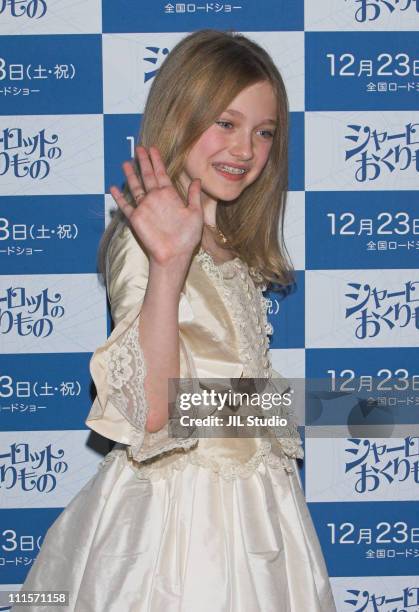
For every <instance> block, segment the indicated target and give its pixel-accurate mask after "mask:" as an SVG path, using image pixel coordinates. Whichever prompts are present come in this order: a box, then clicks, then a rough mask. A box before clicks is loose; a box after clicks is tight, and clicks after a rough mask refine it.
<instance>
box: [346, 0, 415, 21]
mask: <svg viewBox="0 0 419 612" xmlns="http://www.w3.org/2000/svg"><path fill="white" fill-rule="evenodd" d="M347 1H348V0H345V2H347ZM352 4H353V5H354V8H355V9H356V10H355V13H354V17H355V19H356V21H358V22H360V23H364V22H365V21H375V20H377V19H379V18H380V17H384V18H386V17H388V15H391V14H392V13H395V12H404V11H407V10H408V9H414V10H416V12H419V0H352Z"/></svg>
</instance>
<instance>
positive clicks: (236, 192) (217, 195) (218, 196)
mask: <svg viewBox="0 0 419 612" xmlns="http://www.w3.org/2000/svg"><path fill="white" fill-rule="evenodd" d="M247 187H249V185H245V186H241V187H239V186H236V187H235V189H217V190H215V189H208V190H207V189H205V188H203V189H202V191H203V192H204V193H205V195H207V196H208V197H209V198H211V199H213V200H217V201H218V200H222V201H224V202H233V201H234V200H237V198H238V197H239V196H240V195H241V194H242V193H243V191H244V190H245V189H246V188H247Z"/></svg>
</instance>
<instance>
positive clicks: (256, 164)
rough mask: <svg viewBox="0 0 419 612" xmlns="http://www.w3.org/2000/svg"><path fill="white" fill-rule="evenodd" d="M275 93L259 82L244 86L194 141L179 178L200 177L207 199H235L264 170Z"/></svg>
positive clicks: (187, 183) (267, 85) (273, 122)
mask: <svg viewBox="0 0 419 612" xmlns="http://www.w3.org/2000/svg"><path fill="white" fill-rule="evenodd" d="M275 117H276V98H275V94H274V92H273V89H272V86H271V85H270V83H269V82H267V81H261V82H258V83H255V84H254V85H250V86H249V87H247V88H246V89H243V90H242V91H241V92H240V93H239V94H238V96H237V97H236V98H234V100H233V101H232V102H231V103H230V104H229V106H228V108H227V109H225V111H224V112H223V113H221V115H220V116H219V117H218V118H217V120H216V121H215V122H214V124H213V125H212V126H211V127H209V128H208V129H207V130H206V131H205V132H204V133H203V134H202V135H201V137H200V138H199V140H198V141H197V142H196V143H195V145H194V146H193V147H192V149H191V150H190V152H189V154H188V157H187V159H186V163H185V167H184V171H183V173H182V175H181V180H182V181H183V184H184V186H185V187H188V185H189V183H190V181H191V180H192V179H195V178H200V179H201V187H202V191H203V194H202V195H203V203H204V204H205V203H206V202H209V201H211V200H212V201H218V200H225V201H230V200H234V199H235V198H237V197H238V196H239V195H240V194H241V193H242V191H243V190H244V189H246V187H248V186H249V185H251V184H252V183H253V182H254V181H255V180H256V179H257V178H258V176H259V175H260V173H261V172H262V170H263V168H264V166H265V164H266V162H267V160H268V156H269V152H270V150H271V147H272V139H273V135H274V131H275V129H276V120H275Z"/></svg>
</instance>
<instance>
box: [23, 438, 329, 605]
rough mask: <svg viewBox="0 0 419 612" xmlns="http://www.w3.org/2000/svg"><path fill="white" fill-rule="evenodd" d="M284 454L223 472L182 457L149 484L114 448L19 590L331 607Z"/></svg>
mask: <svg viewBox="0 0 419 612" xmlns="http://www.w3.org/2000/svg"><path fill="white" fill-rule="evenodd" d="M291 462H292V464H293V465H294V467H295V469H294V471H293V472H292V473H289V472H287V471H285V470H284V469H278V468H276V467H271V466H270V465H269V464H268V463H266V462H261V463H260V464H259V465H258V467H257V468H256V469H255V471H254V472H253V473H252V475H251V476H250V477H247V478H237V479H235V480H232V481H227V480H225V479H223V478H221V477H217V476H215V477H214V473H213V472H212V471H211V470H209V469H206V468H203V467H202V466H198V465H193V464H188V465H186V466H185V467H184V468H183V469H182V470H178V471H174V473H173V474H172V476H171V477H170V478H165V479H160V480H156V481H152V480H151V479H149V478H141V477H139V474H138V473H136V471H135V470H133V469H132V465H131V464H130V460H129V459H128V458H127V454H126V452H125V450H124V449H114V451H112V452H111V453H109V455H108V456H107V457H106V460H105V461H104V462H103V463H102V465H101V467H100V469H99V470H98V472H97V474H95V476H93V477H92V478H91V479H90V480H89V482H87V484H86V485H85V486H84V487H83V489H82V490H81V491H80V492H79V493H78V494H77V495H76V497H75V498H73V500H72V501H71V502H70V504H69V505H68V506H67V507H66V509H65V510H64V511H63V512H62V513H61V514H60V516H59V517H58V518H57V519H56V521H55V522H54V523H53V524H52V526H51V527H50V528H49V530H48V531H47V533H46V536H45V539H44V542H43V545H42V547H41V550H40V552H39V554H38V557H37V558H36V560H35V563H34V564H33V566H32V568H31V570H30V572H29V574H28V576H27V578H26V580H25V582H24V584H23V586H22V590H54V591H57V590H68V591H69V596H70V605H69V607H64V608H57V611H58V610H63V611H64V610H65V611H66V612H73V611H75V612H121V611H123V612H198V611H199V612H258V611H261V612H336V607H335V604H334V600H333V595H332V591H331V587H330V582H329V578H328V574H327V569H326V566H325V561H324V558H323V554H322V551H321V548H320V544H319V541H318V538H317V534H316V531H315V529H314V525H313V522H312V519H311V515H310V513H309V510H308V507H307V504H306V501H305V498H304V494H303V491H302V488H301V481H300V477H299V474H298V472H297V469H298V468H297V464H296V461H295V459H292V460H291ZM52 609H53V608H51V607H46V606H25V607H22V606H17V605H16V606H13V608H12V610H14V611H17V610H22V612H23V611H26V612H28V611H32V612H51V610H52Z"/></svg>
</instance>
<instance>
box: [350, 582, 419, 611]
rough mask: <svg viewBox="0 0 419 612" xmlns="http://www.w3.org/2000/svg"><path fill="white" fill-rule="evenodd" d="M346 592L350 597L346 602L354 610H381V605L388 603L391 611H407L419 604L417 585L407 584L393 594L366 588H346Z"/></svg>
mask: <svg viewBox="0 0 419 612" xmlns="http://www.w3.org/2000/svg"><path fill="white" fill-rule="evenodd" d="M346 592H347V594H348V599H345V601H344V603H346V604H349V605H350V606H352V607H351V609H352V610H353V611H354V612H357V611H358V612H379V610H380V609H381V607H382V606H385V605H387V604H388V605H389V606H390V607H391V612H405V610H406V609H407V608H409V609H410V608H412V609H413V606H415V607H416V606H418V605H419V588H418V587H416V586H407V587H405V588H404V589H402V590H401V591H399V592H398V593H392V594H391V595H384V594H383V593H374V592H371V591H368V590H367V589H365V588H363V589H362V590H358V589H346ZM387 609H390V608H386V610H387ZM383 612H384V609H383Z"/></svg>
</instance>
